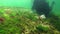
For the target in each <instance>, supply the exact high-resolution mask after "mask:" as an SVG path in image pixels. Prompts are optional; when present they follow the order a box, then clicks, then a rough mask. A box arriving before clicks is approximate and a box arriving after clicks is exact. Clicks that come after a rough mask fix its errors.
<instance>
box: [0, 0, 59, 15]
mask: <svg viewBox="0 0 60 34" xmlns="http://www.w3.org/2000/svg"><path fill="white" fill-rule="evenodd" d="M33 1H34V0H0V6H7V7H23V8H32V5H33ZM48 1H49V4H50V5H51V3H52V1H55V5H54V7H53V10H52V12H53V13H54V14H56V15H60V0H48Z"/></svg>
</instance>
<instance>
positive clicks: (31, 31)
mask: <svg viewBox="0 0 60 34" xmlns="http://www.w3.org/2000/svg"><path fill="white" fill-rule="evenodd" d="M4 9H5V8H3V9H1V10H2V11H3V13H2V14H0V15H1V16H0V17H1V18H0V21H3V22H0V34H43V33H44V34H49V33H53V34H55V33H56V32H58V34H60V33H59V32H60V31H58V30H57V29H56V28H53V26H52V25H51V24H47V23H49V21H48V20H47V19H46V20H44V19H43V20H40V19H39V17H38V15H37V13H33V12H32V10H30V9H21V8H19V9H18V8H10V10H11V12H10V11H9V13H6V12H5V11H4ZM30 11H31V12H30ZM42 21H43V23H41V22H42ZM46 22H47V23H46ZM51 26H52V27H51ZM38 30H40V31H38ZM42 30H43V31H42Z"/></svg>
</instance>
